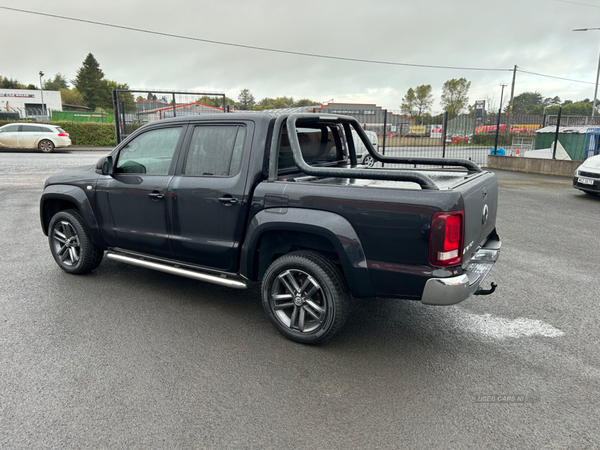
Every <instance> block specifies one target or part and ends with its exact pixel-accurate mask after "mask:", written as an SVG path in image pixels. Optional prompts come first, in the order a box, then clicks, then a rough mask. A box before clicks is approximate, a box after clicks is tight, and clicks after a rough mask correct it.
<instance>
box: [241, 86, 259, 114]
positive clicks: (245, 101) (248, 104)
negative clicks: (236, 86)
mask: <svg viewBox="0 0 600 450" xmlns="http://www.w3.org/2000/svg"><path fill="white" fill-rule="evenodd" d="M255 103H256V101H255V100H254V96H253V95H252V93H251V92H250V90H249V89H242V90H241V91H240V95H238V105H239V109H241V110H249V109H252V107H253V106H254V104H255Z"/></svg>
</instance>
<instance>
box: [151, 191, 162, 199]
mask: <svg viewBox="0 0 600 450" xmlns="http://www.w3.org/2000/svg"><path fill="white" fill-rule="evenodd" d="M148 196H149V197H150V198H151V199H152V200H162V199H163V198H164V197H165V194H161V193H160V192H158V191H154V192H151V193H149V194H148Z"/></svg>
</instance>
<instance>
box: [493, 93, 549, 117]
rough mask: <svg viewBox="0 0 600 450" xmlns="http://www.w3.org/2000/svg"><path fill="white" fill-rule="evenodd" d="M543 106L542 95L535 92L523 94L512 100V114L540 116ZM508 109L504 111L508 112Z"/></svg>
mask: <svg viewBox="0 0 600 450" xmlns="http://www.w3.org/2000/svg"><path fill="white" fill-rule="evenodd" d="M559 100H560V99H559ZM544 106H545V105H544V97H542V94H540V93H539V92H537V91H536V92H523V93H521V94H519V95H517V96H515V98H514V99H513V114H541V112H542V111H543V109H544ZM509 108H510V106H507V107H506V108H505V109H504V111H505V112H508V110H509Z"/></svg>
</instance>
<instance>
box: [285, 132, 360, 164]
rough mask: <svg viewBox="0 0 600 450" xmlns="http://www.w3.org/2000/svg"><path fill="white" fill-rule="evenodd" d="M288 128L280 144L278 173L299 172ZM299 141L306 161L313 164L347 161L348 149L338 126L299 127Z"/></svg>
mask: <svg viewBox="0 0 600 450" xmlns="http://www.w3.org/2000/svg"><path fill="white" fill-rule="evenodd" d="M287 131H288V130H287V128H286V129H284V130H283V132H282V135H281V141H280V144H279V158H278V173H279V174H288V173H292V172H298V168H297V167H296V164H295V162H294V157H293V154H292V148H291V146H290V139H289V136H288V133H287ZM296 131H297V135H298V142H299V143H300V149H301V150H302V156H303V158H304V161H306V163H307V164H309V165H311V166H331V165H338V164H340V163H346V162H347V160H348V158H347V151H346V149H345V145H344V142H343V139H342V133H343V132H342V130H341V129H340V128H339V127H338V126H325V125H323V126H318V127H307V128H297V130H296Z"/></svg>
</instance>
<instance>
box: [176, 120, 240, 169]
mask: <svg viewBox="0 0 600 450" xmlns="http://www.w3.org/2000/svg"><path fill="white" fill-rule="evenodd" d="M245 139H246V127H245V126H243V125H200V126H197V127H195V128H194V133H193V135H192V139H191V142H190V148H189V150H188V154H187V158H186V161H185V165H184V168H183V174H184V175H186V176H204V177H211V176H214V177H232V176H234V175H237V173H238V172H239V171H240V167H241V162H242V150H243V148H244V140H245Z"/></svg>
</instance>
